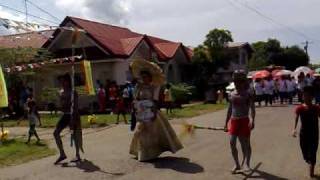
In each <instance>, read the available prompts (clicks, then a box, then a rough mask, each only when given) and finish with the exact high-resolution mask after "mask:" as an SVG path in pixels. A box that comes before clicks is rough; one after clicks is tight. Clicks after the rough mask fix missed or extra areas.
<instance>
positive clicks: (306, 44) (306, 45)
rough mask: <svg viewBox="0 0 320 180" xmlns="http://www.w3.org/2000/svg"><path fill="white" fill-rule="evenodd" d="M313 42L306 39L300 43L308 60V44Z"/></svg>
mask: <svg viewBox="0 0 320 180" xmlns="http://www.w3.org/2000/svg"><path fill="white" fill-rule="evenodd" d="M312 43H313V42H310V41H308V40H306V42H303V43H302V44H303V45H304V47H303V49H304V51H305V52H306V54H307V57H308V60H310V58H309V53H308V48H309V44H312Z"/></svg>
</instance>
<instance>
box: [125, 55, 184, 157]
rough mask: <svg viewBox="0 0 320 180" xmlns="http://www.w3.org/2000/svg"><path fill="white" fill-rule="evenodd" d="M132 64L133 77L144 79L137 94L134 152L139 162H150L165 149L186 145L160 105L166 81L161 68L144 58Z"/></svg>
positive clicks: (131, 151) (172, 149)
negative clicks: (162, 112) (182, 142)
mask: <svg viewBox="0 0 320 180" xmlns="http://www.w3.org/2000/svg"><path fill="white" fill-rule="evenodd" d="M130 66H131V71H132V74H133V76H134V77H135V78H137V79H140V82H139V83H138V85H137V87H136V90H135V96H134V108H135V117H136V120H137V122H138V124H137V128H136V130H135V132H134V136H133V139H132V141H131V145H130V154H132V155H134V156H135V157H136V158H137V160H138V161H149V160H152V159H155V158H157V157H158V156H159V155H160V154H162V153H163V152H165V151H170V152H172V153H175V152H177V151H178V150H180V149H182V148H183V146H182V144H181V142H180V141H179V139H178V138H177V135H176V133H175V132H174V130H173V128H172V127H171V125H170V123H169V121H168V120H167V119H166V118H165V117H164V116H163V115H162V114H161V113H160V110H159V109H158V107H157V103H158V100H159V91H160V86H161V85H163V84H164V82H165V77H164V75H163V73H162V70H161V68H160V67H159V66H158V65H156V64H154V63H152V62H149V61H146V60H142V59H137V60H134V61H133V62H132V63H131V65H130Z"/></svg>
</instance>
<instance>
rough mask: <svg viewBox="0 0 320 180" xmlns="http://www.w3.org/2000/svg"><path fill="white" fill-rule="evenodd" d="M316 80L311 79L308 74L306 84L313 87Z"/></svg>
mask: <svg viewBox="0 0 320 180" xmlns="http://www.w3.org/2000/svg"><path fill="white" fill-rule="evenodd" d="M313 80H314V78H313V77H311V75H310V74H309V73H308V74H307V76H306V82H307V86H312V83H313Z"/></svg>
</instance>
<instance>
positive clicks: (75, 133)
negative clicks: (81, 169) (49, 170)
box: [54, 74, 82, 164]
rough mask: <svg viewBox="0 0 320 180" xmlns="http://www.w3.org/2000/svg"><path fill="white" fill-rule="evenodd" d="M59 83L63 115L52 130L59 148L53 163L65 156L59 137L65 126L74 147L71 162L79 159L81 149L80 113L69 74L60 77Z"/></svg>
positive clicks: (63, 158) (76, 95)
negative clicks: (74, 151)
mask: <svg viewBox="0 0 320 180" xmlns="http://www.w3.org/2000/svg"><path fill="white" fill-rule="evenodd" d="M61 83H62V91H61V92H60V102H61V111H62V112H63V115H62V117H61V118H60V120H59V121H58V123H57V126H56V129H55V131H54V138H55V140H56V144H57V147H58V149H59V153H60V156H59V158H58V159H57V161H56V162H55V164H58V163H59V162H61V161H63V160H65V159H66V158H67V156H66V154H65V152H64V149H63V144H62V140H61V137H60V133H61V132H62V131H63V130H64V129H65V128H66V127H69V128H70V130H71V132H72V134H71V137H72V144H73V142H74V145H75V149H76V158H75V159H74V160H73V162H78V161H80V160H81V158H80V149H81V150H82V131H81V121H80V115H79V112H78V94H77V92H76V91H75V90H74V91H73V90H72V86H71V77H70V75H69V74H65V75H64V76H63V77H62V78H61ZM72 91H73V92H72ZM72 93H73V103H72ZM72 105H73V110H72V109H71V106H72Z"/></svg>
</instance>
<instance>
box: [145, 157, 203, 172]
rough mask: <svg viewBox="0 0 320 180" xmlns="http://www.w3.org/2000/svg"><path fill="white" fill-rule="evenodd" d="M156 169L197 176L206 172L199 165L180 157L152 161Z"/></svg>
mask: <svg viewBox="0 0 320 180" xmlns="http://www.w3.org/2000/svg"><path fill="white" fill-rule="evenodd" d="M150 163H151V164H153V165H154V167H155V168H159V169H172V170H175V171H178V172H182V173H189V174H196V173H201V172H203V171H204V169H203V167H202V166H200V165H199V164H196V163H193V162H190V160H189V159H187V158H180V157H163V158H158V159H155V160H153V161H150Z"/></svg>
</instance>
